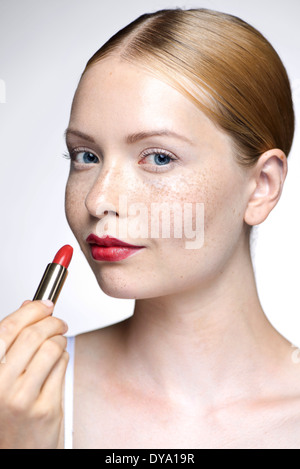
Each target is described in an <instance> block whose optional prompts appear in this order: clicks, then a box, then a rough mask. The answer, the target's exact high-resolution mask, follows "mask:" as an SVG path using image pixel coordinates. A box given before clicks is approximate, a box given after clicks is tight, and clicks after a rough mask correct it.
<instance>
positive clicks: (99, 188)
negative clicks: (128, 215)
mask: <svg viewBox="0 0 300 469" xmlns="http://www.w3.org/2000/svg"><path fill="white" fill-rule="evenodd" d="M127 191H128V172H127V171H126V169H125V168H124V165H122V164H121V163H116V164H114V165H113V166H112V165H110V166H109V167H106V168H105V167H104V166H103V167H102V168H101V169H100V172H99V174H98V177H97V178H96V180H95V181H94V183H93V185H92V187H91V188H90V190H89V192H88V194H87V196H86V199H85V206H86V208H87V210H88V212H89V213H90V214H91V215H92V216H94V217H96V218H99V219H101V218H103V217H104V216H105V215H106V214H108V213H112V214H113V215H114V216H119V215H120V213H119V212H120V211H119V201H120V196H122V195H126V193H127Z"/></svg>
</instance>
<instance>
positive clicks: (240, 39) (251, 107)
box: [82, 8, 294, 167]
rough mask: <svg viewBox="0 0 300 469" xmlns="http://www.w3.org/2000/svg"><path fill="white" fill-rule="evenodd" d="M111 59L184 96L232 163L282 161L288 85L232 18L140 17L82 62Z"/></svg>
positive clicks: (271, 55)
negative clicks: (231, 153) (229, 145)
mask: <svg viewBox="0 0 300 469" xmlns="http://www.w3.org/2000/svg"><path fill="white" fill-rule="evenodd" d="M113 56H117V57H119V58H120V59H122V60H125V61H128V62H130V63H133V64H136V65H139V66H142V67H144V68H145V69H146V70H148V71H149V72H151V73H153V74H155V75H156V76H158V77H160V78H161V79H165V80H166V81H167V82H168V83H169V84H171V85H172V86H174V87H175V88H176V89H177V90H178V91H180V92H181V93H183V94H184V95H186V96H187V97H188V98H189V99H191V100H192V101H193V102H194V104H196V105H197V106H198V107H199V108H200V109H201V110H202V111H203V112H204V113H205V114H206V115H207V116H208V117H209V118H210V119H211V120H212V121H213V122H215V124H216V125H217V126H218V127H219V128H221V129H222V130H224V131H225V132H227V133H228V134H229V135H230V136H231V138H232V141H233V144H234V149H235V156H236V158H237V162H238V164H240V165H241V166H243V167H252V166H253V165H255V163H256V162H257V160H258V158H259V157H260V155H261V154H262V153H264V152H265V151H267V150H270V149H272V148H279V149H281V150H282V151H283V152H284V153H285V154H286V156H288V154H289V152H290V149H291V145H292V141H293V135H294V111H293V103H292V94H291V87H290V83H289V79H288V76H287V72H286V70H285V67H284V65H283V63H282V61H281V60H280V58H279V56H278V54H277V52H276V51H275V50H274V48H273V47H272V45H271V44H270V43H269V42H268V41H267V39H266V38H265V37H264V36H263V35H262V34H261V33H260V32H259V31H257V30H256V29H255V28H254V27H252V26H251V25H249V24H248V23H246V22H245V21H243V20H241V19H240V18H238V17H235V16H232V15H229V14H225V13H221V12H217V11H212V10H207V9H190V10H184V9H180V8H175V9H168V10H160V11H157V12H155V13H149V14H145V15H142V16H140V17H139V18H137V19H136V20H135V21H133V22H132V23H130V24H129V25H128V26H126V27H125V28H123V29H122V30H120V31H119V32H118V33H117V34H115V35H114V36H112V37H111V38H110V39H109V40H108V41H107V42H106V43H105V44H104V45H103V46H102V47H101V48H100V49H99V50H98V51H97V52H96V53H95V54H94V55H93V56H92V57H91V58H90V60H89V61H88V63H87V65H86V67H85V70H84V72H83V74H82V76H83V75H84V73H85V72H86V71H87V70H88V69H89V68H90V67H91V66H92V65H93V64H96V63H97V62H98V61H100V60H103V59H105V58H108V57H113Z"/></svg>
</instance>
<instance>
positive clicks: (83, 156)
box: [74, 151, 99, 164]
mask: <svg viewBox="0 0 300 469" xmlns="http://www.w3.org/2000/svg"><path fill="white" fill-rule="evenodd" d="M74 159H75V161H77V163H84V164H95V163H99V160H98V158H97V156H95V155H93V153H90V152H89V151H78V152H76V154H75V157H74Z"/></svg>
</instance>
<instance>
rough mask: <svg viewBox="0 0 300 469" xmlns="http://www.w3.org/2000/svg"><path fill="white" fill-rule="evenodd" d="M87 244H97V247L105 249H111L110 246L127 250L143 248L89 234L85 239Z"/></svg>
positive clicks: (109, 237)
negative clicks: (122, 247) (126, 248)
mask: <svg viewBox="0 0 300 469" xmlns="http://www.w3.org/2000/svg"><path fill="white" fill-rule="evenodd" d="M86 241H87V243H90V244H97V245H98V246H106V247H112V246H125V247H128V248H141V247H143V246H136V245H134V244H128V243H125V242H124V241H121V240H120V239H117V238H113V237H112V236H103V237H102V238H99V237H98V236H96V235H95V234H90V235H89V236H88V237H87V239H86Z"/></svg>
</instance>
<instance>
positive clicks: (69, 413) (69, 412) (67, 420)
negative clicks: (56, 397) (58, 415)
mask: <svg viewBox="0 0 300 469" xmlns="http://www.w3.org/2000/svg"><path fill="white" fill-rule="evenodd" d="M67 352H68V353H69V356H70V358H69V363H68V367H67V371H66V378H65V396H64V440H65V443H64V447H65V449H73V391H74V390H73V388H74V355H75V337H68V344H67Z"/></svg>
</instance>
